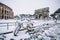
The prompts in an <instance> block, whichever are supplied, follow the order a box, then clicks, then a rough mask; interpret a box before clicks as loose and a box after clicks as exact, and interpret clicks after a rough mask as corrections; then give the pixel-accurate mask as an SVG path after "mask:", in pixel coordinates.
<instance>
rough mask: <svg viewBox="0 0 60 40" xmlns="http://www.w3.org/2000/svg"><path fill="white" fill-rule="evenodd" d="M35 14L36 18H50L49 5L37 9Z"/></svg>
mask: <svg viewBox="0 0 60 40" xmlns="http://www.w3.org/2000/svg"><path fill="white" fill-rule="evenodd" d="M34 16H35V18H36V19H40V18H42V19H44V18H48V17H49V7H46V8H42V9H37V10H35V14H34Z"/></svg>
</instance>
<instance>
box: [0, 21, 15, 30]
mask: <svg viewBox="0 0 60 40" xmlns="http://www.w3.org/2000/svg"><path fill="white" fill-rule="evenodd" d="M9 26H16V22H7V23H0V27H6V28H7V29H9Z"/></svg>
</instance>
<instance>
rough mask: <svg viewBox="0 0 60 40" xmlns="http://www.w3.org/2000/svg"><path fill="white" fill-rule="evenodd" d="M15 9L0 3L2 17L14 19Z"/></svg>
mask: <svg viewBox="0 0 60 40" xmlns="http://www.w3.org/2000/svg"><path fill="white" fill-rule="evenodd" d="M13 14H14V13H13V10H12V9H11V8H10V7H8V6H7V5H5V4H3V3H0V19H12V18H13Z"/></svg>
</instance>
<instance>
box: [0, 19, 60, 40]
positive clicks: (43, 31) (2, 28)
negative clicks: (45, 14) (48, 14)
mask: <svg viewBox="0 0 60 40" xmlns="http://www.w3.org/2000/svg"><path fill="white" fill-rule="evenodd" d="M57 22H59V20H58V21H57ZM17 23H23V25H24V27H25V26H26V24H29V23H33V26H32V27H35V28H34V31H35V32H37V33H35V34H34V35H35V36H36V34H39V36H38V39H36V38H33V39H36V40H40V39H41V38H43V39H44V40H52V39H56V40H59V38H60V36H59V35H60V31H59V30H60V24H59V23H55V20H12V19H10V20H0V33H5V32H10V31H13V32H14V30H15V29H16V27H17ZM7 24H8V25H7ZM9 25H10V26H9ZM11 25H12V26H11ZM7 26H8V29H7ZM26 31H27V30H24V31H19V32H18V34H17V36H14V34H13V33H10V34H5V35H4V36H6V38H5V40H10V39H15V40H20V39H25V38H30V36H31V35H29V33H26ZM1 37H2V36H1ZM32 37H33V36H32ZM51 37H52V38H51ZM33 39H31V40H33Z"/></svg>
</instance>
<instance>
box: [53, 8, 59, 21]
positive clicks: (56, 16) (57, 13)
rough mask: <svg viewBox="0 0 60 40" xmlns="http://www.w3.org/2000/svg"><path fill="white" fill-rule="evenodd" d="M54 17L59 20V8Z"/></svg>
mask: <svg viewBox="0 0 60 40" xmlns="http://www.w3.org/2000/svg"><path fill="white" fill-rule="evenodd" d="M53 15H54V17H55V18H56V19H58V20H60V8H58V9H57V10H56V11H55V12H54V13H53Z"/></svg>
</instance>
